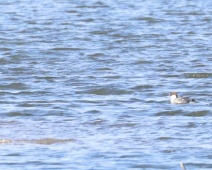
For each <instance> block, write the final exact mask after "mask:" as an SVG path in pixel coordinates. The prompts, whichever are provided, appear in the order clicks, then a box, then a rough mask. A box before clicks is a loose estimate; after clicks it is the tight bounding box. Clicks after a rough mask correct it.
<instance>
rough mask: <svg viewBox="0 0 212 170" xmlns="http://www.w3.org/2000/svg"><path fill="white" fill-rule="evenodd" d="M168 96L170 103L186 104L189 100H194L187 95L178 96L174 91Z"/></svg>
mask: <svg viewBox="0 0 212 170" xmlns="http://www.w3.org/2000/svg"><path fill="white" fill-rule="evenodd" d="M169 96H170V102H171V104H188V103H190V102H195V99H192V98H189V97H178V95H177V93H176V92H171V93H170V95H169Z"/></svg>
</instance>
